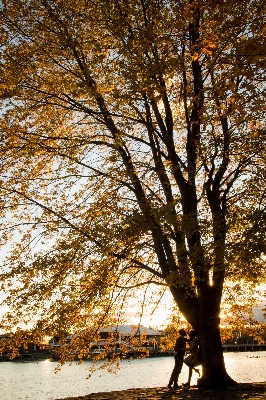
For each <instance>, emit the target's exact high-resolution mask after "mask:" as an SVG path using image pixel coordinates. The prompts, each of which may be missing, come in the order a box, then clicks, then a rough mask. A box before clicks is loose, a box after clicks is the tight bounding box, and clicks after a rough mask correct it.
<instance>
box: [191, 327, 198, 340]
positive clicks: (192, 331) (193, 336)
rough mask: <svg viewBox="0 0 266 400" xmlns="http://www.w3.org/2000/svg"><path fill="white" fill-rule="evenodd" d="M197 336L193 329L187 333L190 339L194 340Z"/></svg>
mask: <svg viewBox="0 0 266 400" xmlns="http://www.w3.org/2000/svg"><path fill="white" fill-rule="evenodd" d="M196 336H197V334H196V332H195V331H194V329H191V331H189V337H190V339H191V340H192V339H194V338H195V337H196Z"/></svg>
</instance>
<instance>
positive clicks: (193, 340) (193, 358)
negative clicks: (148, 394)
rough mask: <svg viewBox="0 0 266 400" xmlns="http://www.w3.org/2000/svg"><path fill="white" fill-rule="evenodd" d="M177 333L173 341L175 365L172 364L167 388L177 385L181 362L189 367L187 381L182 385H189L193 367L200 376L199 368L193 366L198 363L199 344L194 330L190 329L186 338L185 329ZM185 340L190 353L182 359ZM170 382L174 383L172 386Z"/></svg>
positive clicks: (176, 386)
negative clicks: (177, 335)
mask: <svg viewBox="0 0 266 400" xmlns="http://www.w3.org/2000/svg"><path fill="white" fill-rule="evenodd" d="M178 333H179V337H178V338H177V339H176V343H175V347H174V351H175V356H174V357H175V366H174V369H173V371H172V374H171V377H170V380H169V383H168V386H167V387H168V388H169V389H176V388H178V387H179V386H178V377H179V374H180V372H181V369H182V366H183V363H185V364H186V365H187V366H188V367H189V373H188V381H187V383H185V384H184V386H186V387H190V381H191V377H192V372H193V369H194V370H195V371H196V372H197V373H198V375H199V376H200V372H199V369H197V368H195V367H196V366H198V365H200V362H199V344H198V339H197V336H196V332H195V331H194V330H191V331H190V332H189V339H187V338H186V337H185V336H186V335H187V333H186V331H185V329H180V330H179V332H178ZM187 342H188V344H189V351H190V353H191V354H190V355H189V356H188V357H186V358H185V359H184V355H185V352H186V343H187ZM172 384H174V385H173V386H172Z"/></svg>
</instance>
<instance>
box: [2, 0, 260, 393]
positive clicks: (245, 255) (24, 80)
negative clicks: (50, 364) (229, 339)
mask: <svg viewBox="0 0 266 400" xmlns="http://www.w3.org/2000/svg"><path fill="white" fill-rule="evenodd" d="M264 7H265V6H264V2H263V1H260V0H244V1H242V0H241V1H235V0H234V1H233V0H229V1H215V0H210V1H204V0H198V1H194V0H190V1H188V0H180V1H176V0H169V1H164V0H150V1H148V0H137V1H132V0H108V1H106V0H105V1H101V0H99V1H97V2H94V1H87V0H83V1H79V2H73V1H69V0H64V1H60V0H58V1H56V2H54V1H50V0H20V1H18V0H16V1H13V0H10V1H8V2H2V5H1V11H0V18H1V27H0V35H1V43H2V44H1V81H0V82H1V104H2V108H1V121H0V131H1V161H0V162H1V183H0V196H1V214H2V228H1V242H2V244H3V245H4V244H6V243H10V242H12V250H11V252H10V253H9V255H8V257H7V258H6V259H5V261H4V262H3V263H2V274H1V280H2V282H3V285H2V289H4V290H5V291H7V293H8V297H7V299H5V303H6V304H7V305H8V306H10V309H11V311H10V312H9V313H8V314H7V316H6V318H5V319H4V320H3V326H4V324H5V326H6V327H11V326H16V325H17V324H18V323H19V322H21V321H27V320H30V319H31V318H32V317H33V316H34V317H35V318H36V315H37V319H38V321H37V323H36V326H35V328H36V329H37V331H39V332H53V331H55V330H56V329H63V330H72V331H82V330H84V329H86V331H87V332H91V334H92V335H93V332H95V330H97V329H98V327H99V326H100V325H102V324H107V323H108V321H109V323H110V321H112V319H111V317H114V316H115V313H117V312H118V311H117V309H118V308H120V310H123V305H124V304H125V303H126V302H127V300H128V298H129V296H130V293H131V292H132V293H134V291H135V290H136V288H138V287H142V286H143V288H144V289H143V290H144V293H145V290H147V289H146V288H147V287H149V286H150V285H152V287H158V288H159V289H158V291H159V293H161V292H162V290H170V291H171V293H172V295H173V298H174V301H175V302H176V304H177V305H178V308H179V309H180V311H181V312H182V313H183V315H184V316H185V317H186V319H187V321H188V322H189V323H190V324H191V325H192V326H193V328H194V329H196V330H197V331H198V334H199V340H200V345H201V348H202V360H203V371H204V374H203V378H202V384H203V385H205V386H211V385H212V386H215V385H218V384H220V385H225V384H228V383H229V382H231V380H230V378H229V377H228V375H227V374H226V372H225V368H224V364H223V357H222V348H221V340H220V333H219V322H220V317H219V314H220V304H221V297H222V293H223V287H224V285H225V283H226V282H227V281H230V282H237V281H241V282H249V283H250V284H252V285H257V284H258V283H260V282H261V281H263V279H264V278H263V277H264V276H265V269H264V254H265V225H266V224H265V206H266V197H265V178H266V169H265V147H266V138H265V120H264V119H263V116H264V113H265V25H263V23H264V19H263V16H264V11H265V10H264ZM149 293H150V292H149ZM149 295H150V294H149ZM150 297H151V301H152V302H156V301H157V300H156V299H157V297H156V296H155V294H152V295H150ZM116 315H117V314H116ZM108 318H109V319H108ZM210 355H212V356H211V357H210Z"/></svg>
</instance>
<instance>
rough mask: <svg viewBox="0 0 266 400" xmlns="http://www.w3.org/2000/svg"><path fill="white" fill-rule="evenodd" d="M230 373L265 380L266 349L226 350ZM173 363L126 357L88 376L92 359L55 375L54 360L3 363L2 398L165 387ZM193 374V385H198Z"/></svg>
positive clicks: (44, 399)
mask: <svg viewBox="0 0 266 400" xmlns="http://www.w3.org/2000/svg"><path fill="white" fill-rule="evenodd" d="M224 358H225V364H226V368H227V371H228V373H229V375H230V376H231V377H232V378H233V379H235V380H236V381H238V382H265V381H266V352H263V351H261V352H240V353H224ZM173 365H174V360H173V357H170V356H166V357H157V358H156V357H154V358H152V357H150V358H145V359H133V360H123V361H122V362H121V369H120V370H119V371H118V372H117V374H111V373H108V372H107V371H106V370H101V371H96V372H95V373H93V375H92V377H90V378H89V379H88V374H89V367H90V366H91V362H89V361H87V362H84V363H83V364H81V365H76V364H73V365H72V366H69V365H64V366H63V367H62V369H61V371H59V372H58V373H56V374H55V372H54V371H55V367H56V363H55V362H50V361H48V360H46V361H39V362H1V363H0V398H1V400H11V399H12V400H26V399H27V400H36V399H38V400H53V399H59V398H65V397H69V396H82V395H86V394H89V393H93V392H104V391H106V392H108V391H112V390H123V389H129V388H141V387H160V386H166V385H167V383H168V380H169V376H170V374H171V371H172V368H173ZM187 377H188V368H187V367H186V365H184V366H183V369H182V372H181V374H180V379H179V383H185V382H186V381H187ZM196 379H197V374H196V373H194V374H193V377H192V380H191V384H195V383H196Z"/></svg>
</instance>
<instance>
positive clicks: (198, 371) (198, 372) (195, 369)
mask: <svg viewBox="0 0 266 400" xmlns="http://www.w3.org/2000/svg"><path fill="white" fill-rule="evenodd" d="M193 369H194V371H195V372H197V374H198V375H199V377H200V370H199V369H198V368H195V367H194V368H193Z"/></svg>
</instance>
